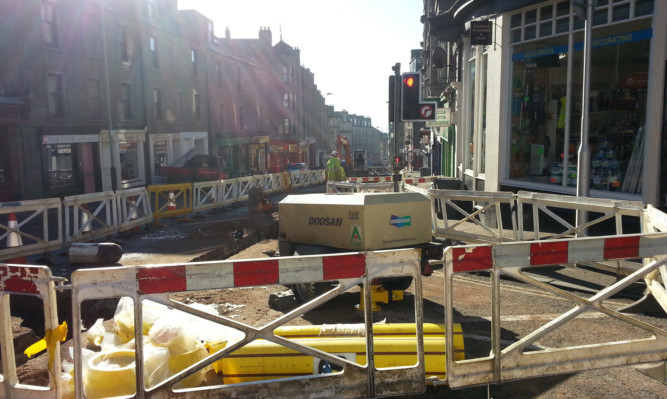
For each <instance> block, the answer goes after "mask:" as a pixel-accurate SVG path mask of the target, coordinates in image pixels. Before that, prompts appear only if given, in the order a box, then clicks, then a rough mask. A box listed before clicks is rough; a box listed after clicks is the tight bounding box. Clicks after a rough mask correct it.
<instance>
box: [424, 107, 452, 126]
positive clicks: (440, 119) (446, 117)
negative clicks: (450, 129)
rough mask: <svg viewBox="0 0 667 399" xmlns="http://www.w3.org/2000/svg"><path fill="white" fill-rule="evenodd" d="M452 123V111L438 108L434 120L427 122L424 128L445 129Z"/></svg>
mask: <svg viewBox="0 0 667 399" xmlns="http://www.w3.org/2000/svg"><path fill="white" fill-rule="evenodd" d="M451 123H452V110H451V109H450V108H438V109H437V112H436V115H435V120H432V121H427V122H426V127H447V126H449V125H450V124H451Z"/></svg>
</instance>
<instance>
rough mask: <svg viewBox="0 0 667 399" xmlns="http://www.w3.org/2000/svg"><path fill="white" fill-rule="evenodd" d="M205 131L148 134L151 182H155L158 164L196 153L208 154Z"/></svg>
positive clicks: (184, 159) (183, 158)
mask: <svg viewBox="0 0 667 399" xmlns="http://www.w3.org/2000/svg"><path fill="white" fill-rule="evenodd" d="M208 153H209V151H208V133H207V132H180V133H151V134H149V135H148V154H149V163H150V164H149V165H150V167H149V170H150V176H151V182H156V176H157V174H158V171H159V169H160V166H171V165H174V164H175V163H177V162H179V161H187V159H189V158H191V157H193V156H194V155H196V154H208Z"/></svg>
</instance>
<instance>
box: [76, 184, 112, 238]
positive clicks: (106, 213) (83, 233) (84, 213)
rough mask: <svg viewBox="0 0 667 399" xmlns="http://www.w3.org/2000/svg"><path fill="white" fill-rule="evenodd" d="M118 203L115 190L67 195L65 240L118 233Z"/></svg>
mask: <svg viewBox="0 0 667 399" xmlns="http://www.w3.org/2000/svg"><path fill="white" fill-rule="evenodd" d="M116 205H117V204H116V195H115V194H114V192H113V191H105V192H101V193H93V194H83V195H74V196H70V197H65V198H64V199H63V206H64V208H65V242H67V243H70V242H77V241H86V240H93V239H96V238H100V237H106V236H109V235H111V234H113V233H117V232H118V207H117V206H116Z"/></svg>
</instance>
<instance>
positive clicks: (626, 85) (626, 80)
mask: <svg viewBox="0 0 667 399" xmlns="http://www.w3.org/2000/svg"><path fill="white" fill-rule="evenodd" d="M618 87H619V88H620V89H645V88H646V87H648V73H631V74H625V75H621V79H620V84H619V85H618Z"/></svg>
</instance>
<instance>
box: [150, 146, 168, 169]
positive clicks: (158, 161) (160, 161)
mask: <svg viewBox="0 0 667 399" xmlns="http://www.w3.org/2000/svg"><path fill="white" fill-rule="evenodd" d="M167 149H168V142H167V140H160V141H156V142H155V143H154V144H153V162H154V164H155V171H157V170H158V169H159V168H160V166H167Z"/></svg>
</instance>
